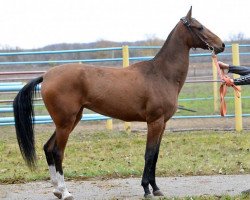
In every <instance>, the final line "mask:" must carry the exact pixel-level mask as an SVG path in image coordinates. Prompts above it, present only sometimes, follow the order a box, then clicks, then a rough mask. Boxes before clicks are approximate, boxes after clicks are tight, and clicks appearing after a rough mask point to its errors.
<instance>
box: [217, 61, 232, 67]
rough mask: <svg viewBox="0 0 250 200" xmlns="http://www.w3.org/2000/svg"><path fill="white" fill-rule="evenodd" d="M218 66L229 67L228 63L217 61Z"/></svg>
mask: <svg viewBox="0 0 250 200" xmlns="http://www.w3.org/2000/svg"><path fill="white" fill-rule="evenodd" d="M218 64H219V67H220V68H221V69H229V64H226V63H224V62H221V61H218Z"/></svg>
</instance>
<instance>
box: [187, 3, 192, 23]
mask: <svg viewBox="0 0 250 200" xmlns="http://www.w3.org/2000/svg"><path fill="white" fill-rule="evenodd" d="M186 18H187V19H189V20H191V18H192V6H191V7H190V10H189V11H188V13H187V16H186Z"/></svg>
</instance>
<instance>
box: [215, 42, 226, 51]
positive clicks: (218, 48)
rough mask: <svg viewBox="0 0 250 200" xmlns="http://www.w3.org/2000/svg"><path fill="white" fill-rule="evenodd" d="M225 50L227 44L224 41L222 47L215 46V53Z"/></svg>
mask: <svg viewBox="0 0 250 200" xmlns="http://www.w3.org/2000/svg"><path fill="white" fill-rule="evenodd" d="M224 50H225V44H224V43H222V45H221V47H214V53H215V54H218V53H221V52H223V51H224Z"/></svg>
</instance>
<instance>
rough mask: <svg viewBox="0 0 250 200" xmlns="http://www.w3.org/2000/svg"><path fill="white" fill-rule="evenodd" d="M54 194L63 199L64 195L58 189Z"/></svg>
mask: <svg viewBox="0 0 250 200" xmlns="http://www.w3.org/2000/svg"><path fill="white" fill-rule="evenodd" d="M53 194H54V195H55V196H56V197H57V198H58V199H61V198H62V193H61V192H60V191H59V190H57V189H54V191H53Z"/></svg>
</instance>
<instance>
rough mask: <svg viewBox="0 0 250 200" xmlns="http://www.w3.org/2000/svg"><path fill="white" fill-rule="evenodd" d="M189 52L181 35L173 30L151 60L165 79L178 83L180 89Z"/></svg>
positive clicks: (183, 80)
mask: <svg viewBox="0 0 250 200" xmlns="http://www.w3.org/2000/svg"><path fill="white" fill-rule="evenodd" d="M189 50H190V48H189V47H188V46H187V44H186V42H185V41H184V39H183V37H182V36H181V33H179V31H177V30H175V29H174V30H173V32H172V33H171V34H170V36H169V38H168V39H167V41H166V42H165V44H164V45H163V47H162V48H161V50H160V51H159V53H158V54H157V55H156V56H155V58H154V59H153V60H154V62H155V65H156V66H157V67H158V68H159V69H160V70H161V71H162V73H163V75H164V76H165V78H166V79H168V80H169V81H173V82H178V84H179V85H180V87H182V85H183V84H184V82H185V79H186V77H187V72H188V65H189Z"/></svg>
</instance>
